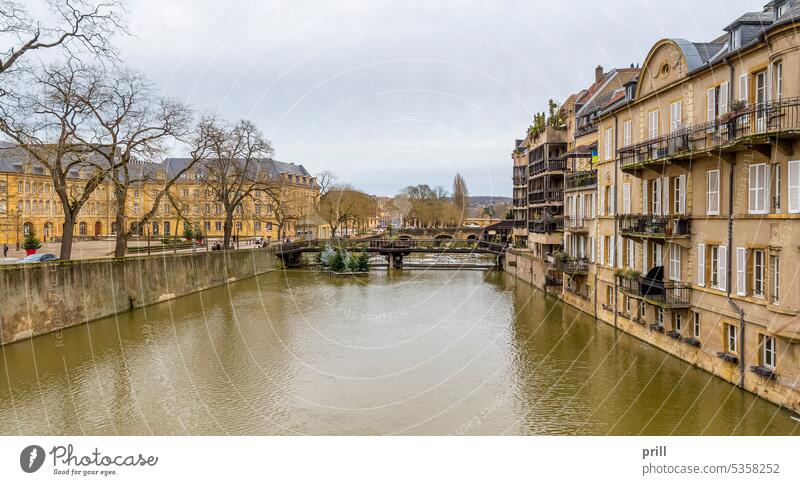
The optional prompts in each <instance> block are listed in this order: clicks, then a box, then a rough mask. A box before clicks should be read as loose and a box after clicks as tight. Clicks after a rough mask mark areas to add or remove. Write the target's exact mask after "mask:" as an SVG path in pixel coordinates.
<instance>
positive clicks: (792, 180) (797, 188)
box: [788, 160, 800, 214]
mask: <svg viewBox="0 0 800 485" xmlns="http://www.w3.org/2000/svg"><path fill="white" fill-rule="evenodd" d="M788 185H789V212H790V213H792V214H797V213H799V212H800V160H789V180H788Z"/></svg>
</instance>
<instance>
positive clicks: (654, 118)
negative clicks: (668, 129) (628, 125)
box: [647, 110, 658, 138]
mask: <svg viewBox="0 0 800 485" xmlns="http://www.w3.org/2000/svg"><path fill="white" fill-rule="evenodd" d="M647 120H648V125H647V128H648V131H647V133H648V136H649V137H650V138H655V137H657V136H658V110H655V111H651V112H650V113H648V114H647Z"/></svg>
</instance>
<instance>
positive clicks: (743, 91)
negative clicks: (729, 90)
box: [739, 74, 750, 102]
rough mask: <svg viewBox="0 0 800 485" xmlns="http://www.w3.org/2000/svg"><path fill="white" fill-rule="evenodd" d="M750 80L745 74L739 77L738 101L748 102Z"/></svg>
mask: <svg viewBox="0 0 800 485" xmlns="http://www.w3.org/2000/svg"><path fill="white" fill-rule="evenodd" d="M749 90H750V80H749V78H748V75H747V74H742V75H741V76H739V100H740V101H744V102H747V101H749V98H750V94H749V92H748V91H749Z"/></svg>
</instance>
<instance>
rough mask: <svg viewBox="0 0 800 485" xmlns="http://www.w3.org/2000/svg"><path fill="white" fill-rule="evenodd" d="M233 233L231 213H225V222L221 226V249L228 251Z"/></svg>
mask: <svg viewBox="0 0 800 485" xmlns="http://www.w3.org/2000/svg"><path fill="white" fill-rule="evenodd" d="M232 231H233V211H225V222H224V223H223V224H222V249H226V250H227V249H228V248H229V247H230V246H229V245H230V243H231V232H232Z"/></svg>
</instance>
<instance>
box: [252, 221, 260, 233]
mask: <svg viewBox="0 0 800 485" xmlns="http://www.w3.org/2000/svg"><path fill="white" fill-rule="evenodd" d="M253 229H254V230H255V232H261V221H256V222H254V223H253Z"/></svg>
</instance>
